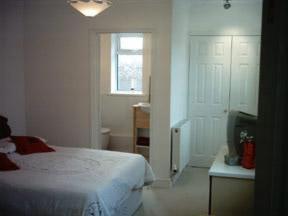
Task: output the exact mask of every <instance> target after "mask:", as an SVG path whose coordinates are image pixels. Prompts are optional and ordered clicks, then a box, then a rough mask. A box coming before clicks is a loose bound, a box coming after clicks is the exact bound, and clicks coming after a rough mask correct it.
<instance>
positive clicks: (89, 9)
mask: <svg viewBox="0 0 288 216" xmlns="http://www.w3.org/2000/svg"><path fill="white" fill-rule="evenodd" d="M68 3H69V4H70V5H71V6H72V7H73V8H75V9H76V10H78V11H79V12H80V13H82V14H83V15H84V16H87V17H94V16H96V15H97V14H99V13H101V12H102V11H104V10H106V9H107V8H109V7H110V6H111V5H112V2H111V1H109V0H69V1H68Z"/></svg>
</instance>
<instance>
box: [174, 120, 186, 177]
mask: <svg viewBox="0 0 288 216" xmlns="http://www.w3.org/2000/svg"><path fill="white" fill-rule="evenodd" d="M190 127H191V123H190V121H189V120H182V121H180V122H179V123H177V124H176V125H175V126H174V127H173V128H172V154H171V156H172V160H171V162H172V163H171V171H172V175H176V174H179V175H180V174H181V172H182V171H183V169H184V168H185V167H186V166H187V164H188V163H189V160H190V132H191V130H190Z"/></svg>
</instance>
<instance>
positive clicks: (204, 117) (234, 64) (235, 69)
mask: <svg viewBox="0 0 288 216" xmlns="http://www.w3.org/2000/svg"><path fill="white" fill-rule="evenodd" d="M259 61H260V37H259V36H191V37H190V69H189V109H188V111H189V113H188V114H189V118H190V120H191V123H192V124H191V137H192V138H191V160H190V165H192V166H199V167H209V166H210V165H211V163H212V162H213V160H214V156H215V154H216V153H217V152H218V150H219V149H220V146H222V145H225V144H226V124H227V117H228V113H229V110H231V109H234V110H240V111H244V112H248V113H250V114H254V115H255V114H257V108H258V89H259Z"/></svg>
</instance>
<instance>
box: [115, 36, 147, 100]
mask: <svg viewBox="0 0 288 216" xmlns="http://www.w3.org/2000/svg"><path fill="white" fill-rule="evenodd" d="M123 37H140V38H142V40H143V46H142V49H139V50H133V49H121V47H120V46H121V44H120V43H121V38H123ZM113 43H114V46H112V47H113V48H112V49H114V51H112V53H113V54H112V58H113V60H112V61H114V64H112V71H111V75H112V74H113V73H114V75H112V76H111V94H119V95H121V94H123V95H144V86H143V79H144V70H143V67H144V34H143V33H118V34H115V36H114V37H112V44H113ZM119 55H140V56H142V70H141V73H142V80H141V81H142V89H141V91H136V90H132V89H131V90H127V91H121V90H119V79H118V75H119V73H118V72H119V70H118V68H119V67H118V58H119ZM112 77H114V78H113V79H114V80H113V79H112Z"/></svg>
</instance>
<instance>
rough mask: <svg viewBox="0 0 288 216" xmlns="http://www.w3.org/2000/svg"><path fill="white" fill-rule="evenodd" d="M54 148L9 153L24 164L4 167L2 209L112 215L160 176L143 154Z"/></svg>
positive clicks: (0, 184) (19, 212)
mask: <svg viewBox="0 0 288 216" xmlns="http://www.w3.org/2000/svg"><path fill="white" fill-rule="evenodd" d="M54 148H55V149H56V152H50V153H37V154H31V155H26V156H24V155H19V154H16V153H13V154H11V155H10V156H9V158H10V159H11V160H13V161H14V162H15V163H16V164H17V165H19V166H20V170H17V171H8V172H0V211H3V212H5V211H7V212H8V210H9V212H11V210H13V215H21V216H22V215H29V216H30V215H37V216H38V215H41V216H45V215H47V216H48V215H51V216H52V215H53V216H58V215H59V216H62V215H63V216H64V215H65V216H68V215H69V216H70V215H71V216H72V215H73V216H74V215H75V216H76V215H81V216H92V215H94V216H100V215H101V216H102V215H105V216H112V215H115V214H117V208H119V207H120V205H121V203H122V202H123V201H125V199H126V198H128V197H129V196H130V194H131V192H132V190H134V189H137V188H138V189H139V188H141V187H142V186H143V185H145V184H150V183H151V182H152V181H153V180H154V175H153V172H152V170H151V167H150V166H149V164H148V163H147V162H146V160H145V159H144V158H143V157H142V156H140V155H136V154H129V153H120V152H110V151H101V150H91V149H82V148H64V147H54ZM9 214H10V215H11V213H9ZM1 215H2V214H1Z"/></svg>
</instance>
